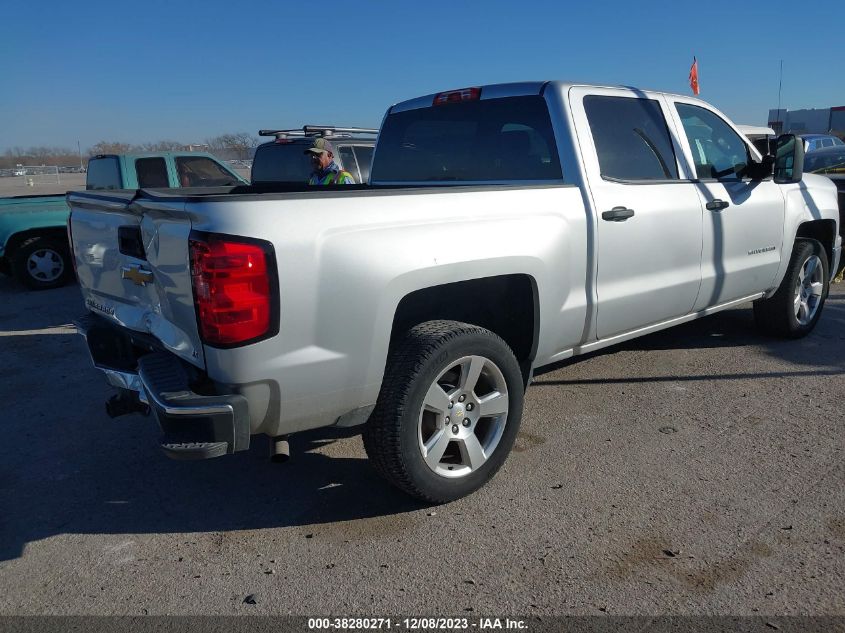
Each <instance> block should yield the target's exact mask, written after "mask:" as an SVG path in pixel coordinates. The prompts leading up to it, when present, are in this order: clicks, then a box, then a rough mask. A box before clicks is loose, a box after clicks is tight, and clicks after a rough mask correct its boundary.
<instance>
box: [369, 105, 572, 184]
mask: <svg viewBox="0 0 845 633" xmlns="http://www.w3.org/2000/svg"><path fill="white" fill-rule="evenodd" d="M378 146H379V147H378V152H377V155H376V157H377V160H376V161H375V162H374V163H373V165H372V175H371V179H372V181H373V182H378V183H413V182H501V181H513V180H519V181H559V180H562V178H563V176H562V172H561V166H560V160H559V158H558V155H557V148H556V145H555V138H554V132H553V130H552V123H551V119H550V117H549V110H548V106H547V104H546V101H545V99H544V98H543V97H542V96H535V95H532V96H518V97H502V98H496V99H488V100H484V99H483V98H482V99H480V100H477V101H465V102H459V103H447V104H444V105H437V106H430V107H425V108H418V109H413V110H407V111H402V112H395V113H392V114H390V115H388V116H387V118H386V119H385V122H384V125H383V126H382V129H381V132H380V134H379V140H378Z"/></svg>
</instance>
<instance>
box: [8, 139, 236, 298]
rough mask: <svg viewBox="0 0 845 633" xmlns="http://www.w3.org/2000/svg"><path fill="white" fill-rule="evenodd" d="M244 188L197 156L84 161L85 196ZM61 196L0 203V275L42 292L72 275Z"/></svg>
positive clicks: (166, 154) (160, 154)
mask: <svg viewBox="0 0 845 633" xmlns="http://www.w3.org/2000/svg"><path fill="white" fill-rule="evenodd" d="M243 184H247V183H246V181H245V180H244V179H243V178H241V177H240V176H239V175H238V174H236V173H235V172H234V171H232V170H231V169H230V168H229V167H228V166H227V165H226V164H224V163H222V162H220V161H219V160H218V159H217V158H215V157H214V156H212V155H211V154H206V153H202V152H150V153H143V154H100V155H98V156H94V157H92V158H91V159H90V160H89V161H88V172H87V177H86V185H85V188H86V189H88V190H98V191H103V190H119V189H162V188H171V187H231V186H238V185H243ZM68 212H69V210H68V207H67V204H66V203H65V196H64V195H54V196H15V197H12V198H0V272H4V273H6V274H11V275H14V276H15V277H16V278H17V279H18V280H19V281H20V282H21V283H23V284H24V285H25V286H27V287H29V288H32V289H34V290H46V289H48V288H56V287H58V286H61V285H63V284H65V283H66V282H67V281H68V280H69V279H70V278H71V277H72V275H73V264H72V262H71V260H70V248H68V237H67V228H66V227H67V218H68Z"/></svg>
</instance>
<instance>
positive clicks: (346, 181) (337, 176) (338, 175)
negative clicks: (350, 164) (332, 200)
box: [308, 169, 355, 185]
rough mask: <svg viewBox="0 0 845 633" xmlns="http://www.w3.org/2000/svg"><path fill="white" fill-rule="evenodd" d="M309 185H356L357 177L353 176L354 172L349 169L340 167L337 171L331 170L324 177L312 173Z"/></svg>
mask: <svg viewBox="0 0 845 633" xmlns="http://www.w3.org/2000/svg"><path fill="white" fill-rule="evenodd" d="M308 184H309V185H354V184H355V179H354V178H352V174H350V173H349V172H348V171H344V170H342V169H338V170H337V171H330V172H329V173H327V174H326V175H325V176H323V177H322V178H319V177H318V176H317V174H311V178H310V179H309V180H308Z"/></svg>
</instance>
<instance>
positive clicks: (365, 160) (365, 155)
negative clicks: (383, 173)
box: [355, 145, 373, 183]
mask: <svg viewBox="0 0 845 633" xmlns="http://www.w3.org/2000/svg"><path fill="white" fill-rule="evenodd" d="M355 156H356V158H357V159H358V169H359V170H360V172H361V182H362V183H364V182H367V181H368V180H369V179H370V166H371V165H372V163H373V147H372V146H367V145H356V146H355Z"/></svg>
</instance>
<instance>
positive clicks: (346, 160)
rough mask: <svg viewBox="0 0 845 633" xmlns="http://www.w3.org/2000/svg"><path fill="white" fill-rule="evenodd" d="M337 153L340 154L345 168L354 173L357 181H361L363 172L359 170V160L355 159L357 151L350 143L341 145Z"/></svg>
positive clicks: (353, 175)
mask: <svg viewBox="0 0 845 633" xmlns="http://www.w3.org/2000/svg"><path fill="white" fill-rule="evenodd" d="M337 153H338V154H340V162H341V164H342V165H343V169H344V170H346V171H348V172H349V173H350V174H352V177H353V178H354V179H355V182H356V183H360V182H361V172H360V171H359V170H358V161H356V160H355V152H354V151H353V150H352V147H351V146H349V145H339V146H338V148H337Z"/></svg>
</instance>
